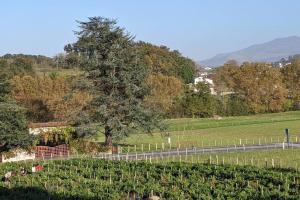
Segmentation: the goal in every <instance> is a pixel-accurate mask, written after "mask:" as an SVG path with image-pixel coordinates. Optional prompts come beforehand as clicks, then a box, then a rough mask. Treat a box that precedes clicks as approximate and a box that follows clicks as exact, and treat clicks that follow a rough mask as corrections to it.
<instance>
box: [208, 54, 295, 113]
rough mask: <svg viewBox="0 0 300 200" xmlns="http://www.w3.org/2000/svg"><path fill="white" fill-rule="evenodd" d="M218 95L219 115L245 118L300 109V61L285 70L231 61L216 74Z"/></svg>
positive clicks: (215, 80) (265, 65)
mask: <svg viewBox="0 0 300 200" xmlns="http://www.w3.org/2000/svg"><path fill="white" fill-rule="evenodd" d="M213 79H214V82H215V89H216V91H217V92H218V96H217V98H218V99H217V102H218V104H219V106H218V108H217V112H218V113H220V114H222V115H242V114H255V113H267V112H279V111H287V110H298V109H299V108H300V107H299V105H300V98H299V88H300V61H299V60H298V59H294V60H293V61H292V62H291V63H290V64H288V65H286V66H285V67H283V68H281V69H280V68H274V67H272V66H271V65H270V64H267V63H243V64H242V65H238V64H237V63H236V62H228V63H226V64H225V65H223V66H221V67H219V68H217V69H216V71H215V73H214V74H213Z"/></svg>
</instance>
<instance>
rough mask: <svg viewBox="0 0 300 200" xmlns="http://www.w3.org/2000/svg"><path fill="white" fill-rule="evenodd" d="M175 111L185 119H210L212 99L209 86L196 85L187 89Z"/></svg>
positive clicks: (212, 105)
mask: <svg viewBox="0 0 300 200" xmlns="http://www.w3.org/2000/svg"><path fill="white" fill-rule="evenodd" d="M177 109H178V110H179V112H180V113H182V114H183V116H186V117H210V116H212V115H213V113H214V98H213V96H212V94H211V91H210V89H209V86H208V85H206V84H205V83H198V84H196V85H195V86H191V87H187V88H186V89H185V93H184V95H183V96H182V98H181V99H179V103H178V105H177Z"/></svg>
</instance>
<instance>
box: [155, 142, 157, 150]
mask: <svg viewBox="0 0 300 200" xmlns="http://www.w3.org/2000/svg"><path fill="white" fill-rule="evenodd" d="M155 150H156V151H157V143H155Z"/></svg>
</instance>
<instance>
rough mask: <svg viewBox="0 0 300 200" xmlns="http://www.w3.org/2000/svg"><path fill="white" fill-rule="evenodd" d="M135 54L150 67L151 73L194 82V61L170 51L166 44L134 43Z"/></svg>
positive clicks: (195, 71)
mask: <svg viewBox="0 0 300 200" xmlns="http://www.w3.org/2000/svg"><path fill="white" fill-rule="evenodd" d="M135 48H136V54H137V55H139V56H140V57H141V59H140V63H141V64H142V65H147V66H148V67H149V68H150V69H151V74H163V75H167V76H175V77H176V78H179V79H181V80H182V82H184V83H192V82H194V77H195V76H196V73H197V66H196V63H195V62H194V61H192V60H191V59H189V58H186V57H184V56H182V55H181V54H180V52H179V51H176V50H175V51H171V50H170V49H169V48H167V47H166V46H160V47H159V46H155V45H152V44H149V43H145V42H138V43H137V44H135Z"/></svg>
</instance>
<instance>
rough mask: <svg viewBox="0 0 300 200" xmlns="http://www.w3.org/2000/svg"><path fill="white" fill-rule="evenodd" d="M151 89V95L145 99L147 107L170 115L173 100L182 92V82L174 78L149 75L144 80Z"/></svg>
mask: <svg viewBox="0 0 300 200" xmlns="http://www.w3.org/2000/svg"><path fill="white" fill-rule="evenodd" d="M146 83H147V85H149V87H150V88H151V91H152V92H151V95H149V96H147V97H146V98H145V102H146V104H147V105H149V106H152V107H154V108H155V109H158V110H160V111H163V112H165V113H170V111H171V109H172V106H173V104H174V99H175V98H176V97H178V96H179V95H180V94H181V93H182V91H183V84H182V82H181V81H180V80H179V79H177V78H176V77H174V76H165V75H162V74H158V75H150V76H149V77H148V78H147V80H146Z"/></svg>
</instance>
